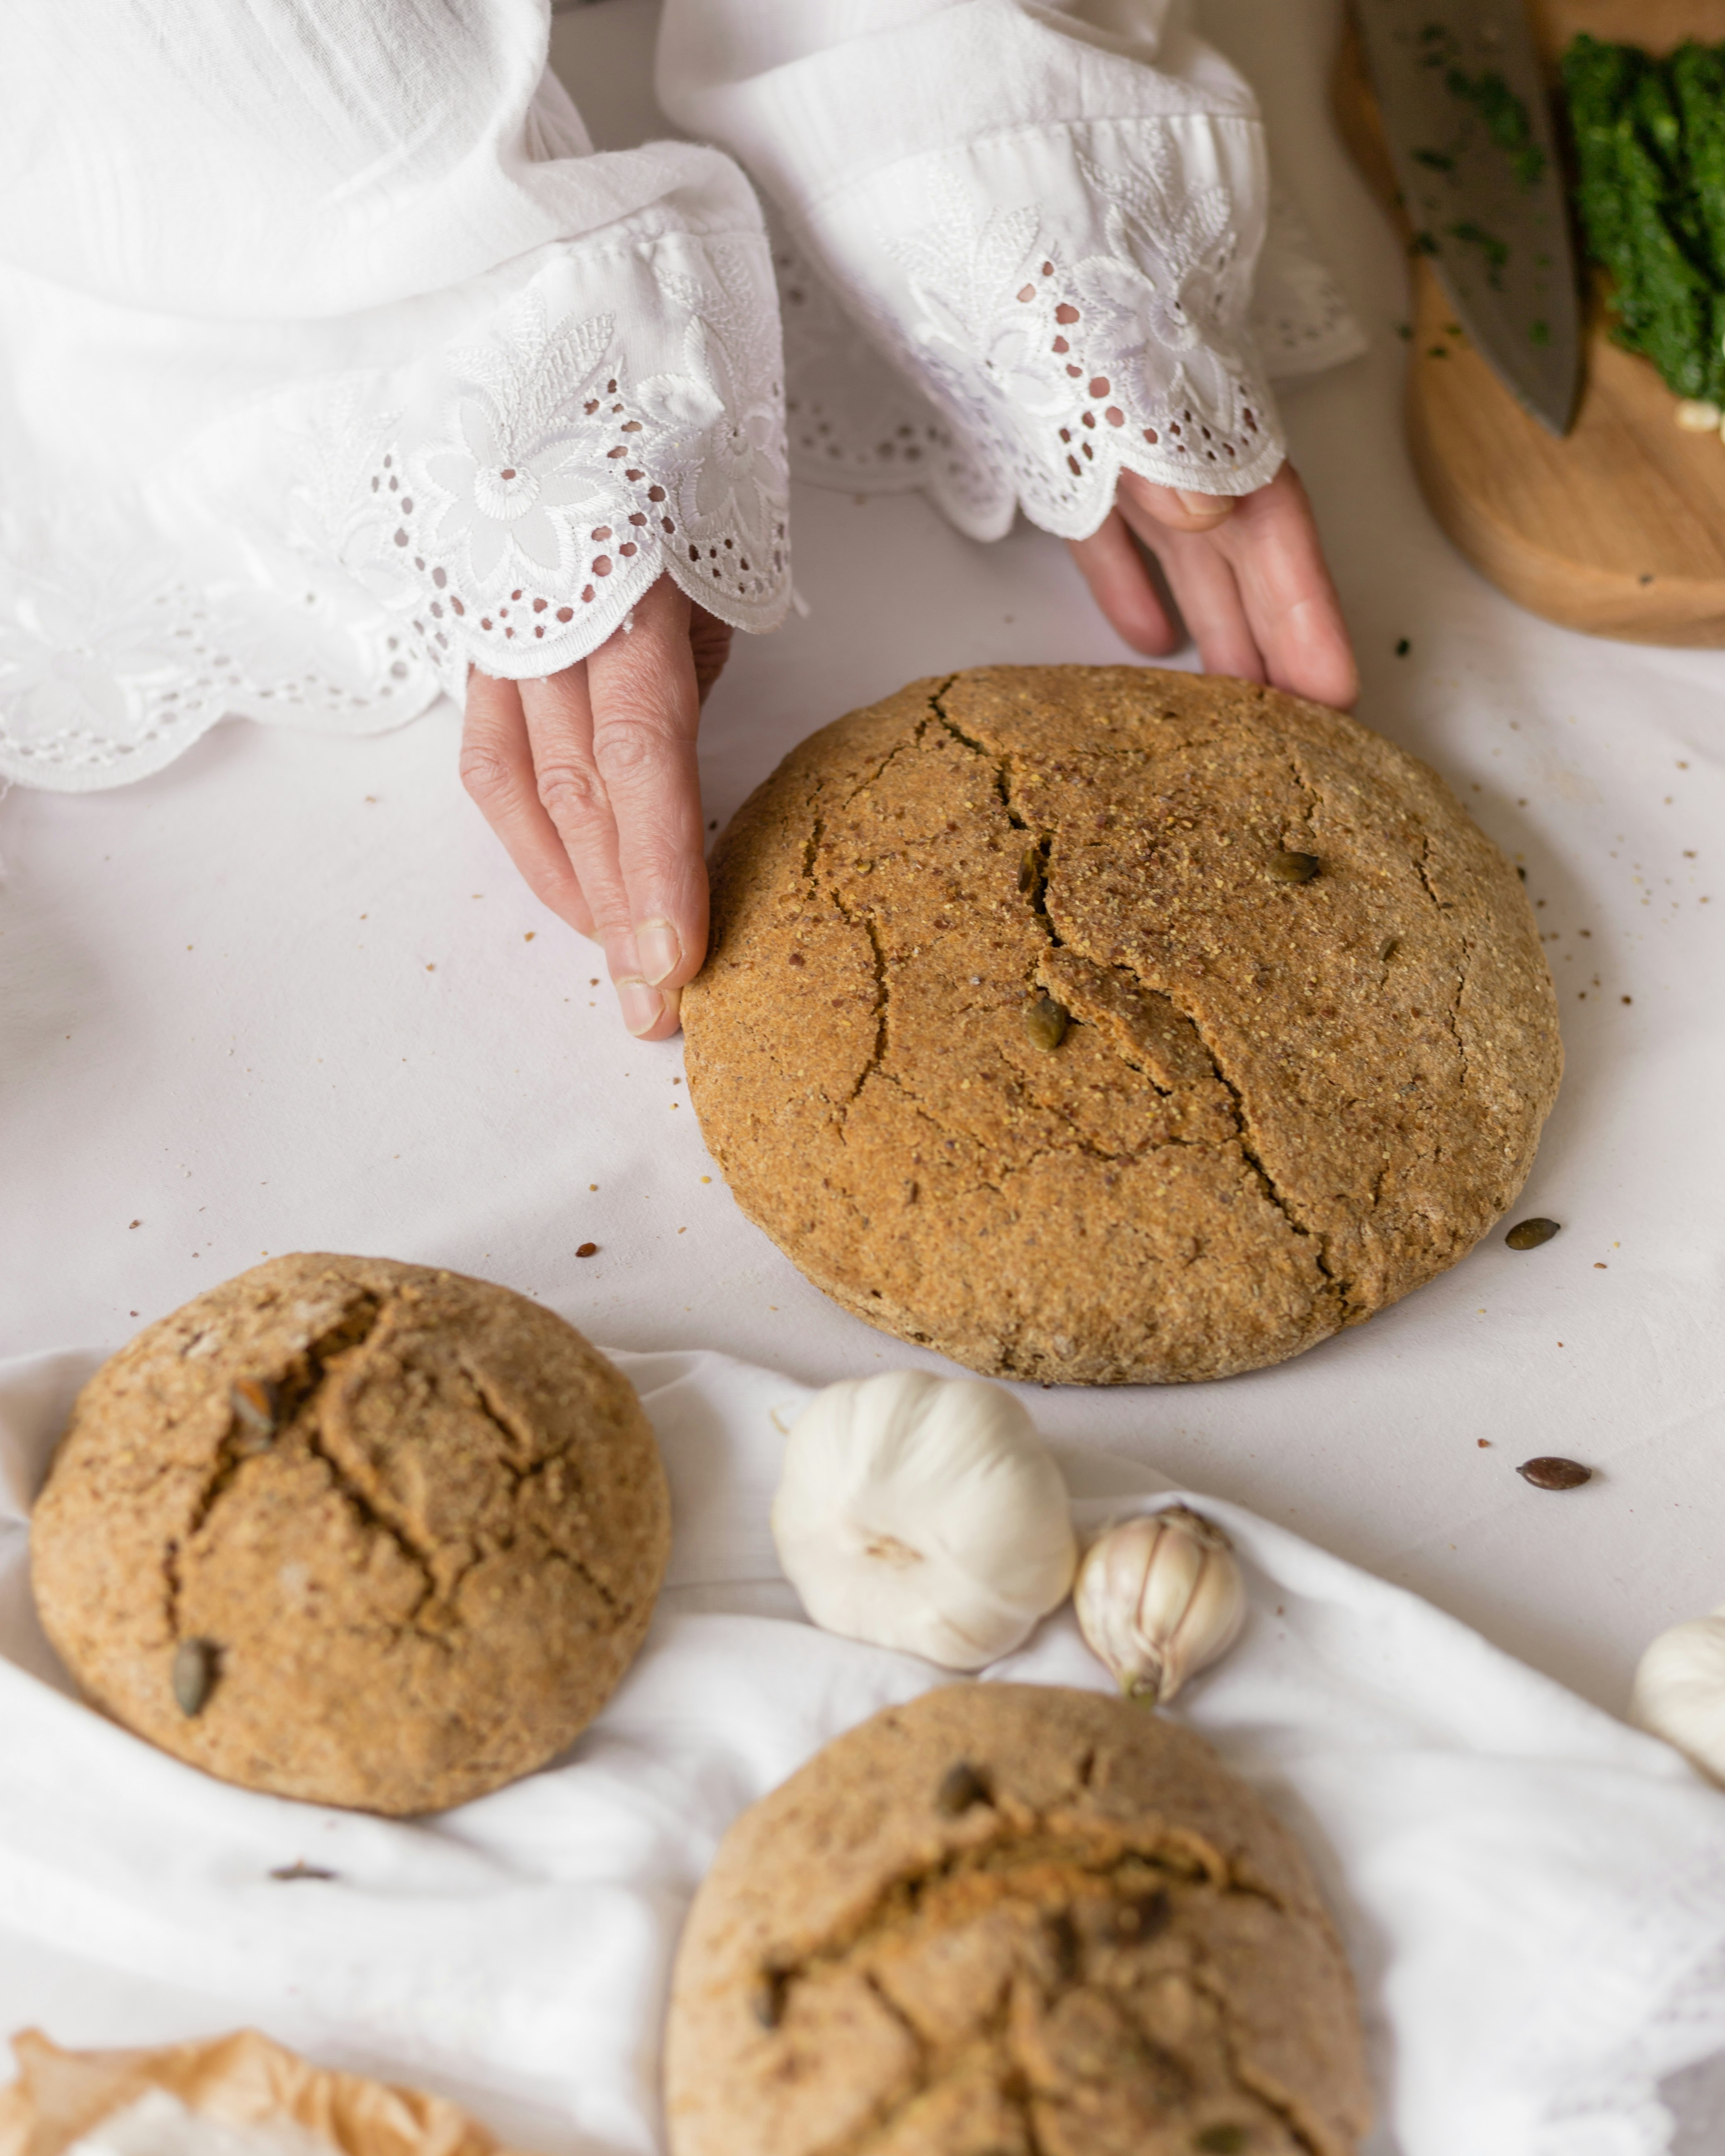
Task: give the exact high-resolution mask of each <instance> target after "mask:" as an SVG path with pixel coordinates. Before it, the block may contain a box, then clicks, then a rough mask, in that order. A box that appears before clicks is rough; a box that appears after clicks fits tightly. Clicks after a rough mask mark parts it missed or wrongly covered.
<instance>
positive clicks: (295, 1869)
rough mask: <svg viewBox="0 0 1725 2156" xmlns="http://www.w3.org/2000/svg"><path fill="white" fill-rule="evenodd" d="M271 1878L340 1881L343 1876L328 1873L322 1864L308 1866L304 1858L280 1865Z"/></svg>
mask: <svg viewBox="0 0 1725 2156" xmlns="http://www.w3.org/2000/svg"><path fill="white" fill-rule="evenodd" d="M340 1876H341V1874H340V1873H339V1872H336V1871H325V1870H324V1868H323V1866H321V1864H307V1863H306V1862H305V1859H304V1858H303V1857H296V1858H295V1861H293V1863H291V1864H278V1865H277V1866H276V1867H275V1870H274V1871H272V1872H271V1873H270V1877H271V1878H272V1879H338V1878H339V1877H340Z"/></svg>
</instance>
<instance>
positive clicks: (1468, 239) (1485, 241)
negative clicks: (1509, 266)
mask: <svg viewBox="0 0 1725 2156" xmlns="http://www.w3.org/2000/svg"><path fill="white" fill-rule="evenodd" d="M1445 231H1446V232H1448V233H1449V234H1450V238H1451V239H1459V240H1460V241H1461V244H1462V245H1463V246H1464V247H1476V248H1478V249H1479V250H1480V253H1481V254H1482V255H1484V257H1485V258H1486V283H1487V284H1488V285H1490V286H1491V290H1493V291H1494V292H1501V291H1502V290H1503V265H1504V264H1505V263H1506V262H1507V261H1508V259H1509V249H1508V248H1507V246H1506V245H1505V244H1504V243H1503V241H1502V240H1501V239H1499V238H1498V237H1497V234H1496V233H1495V232H1487V231H1486V228H1485V227H1484V225H1482V224H1476V223H1474V221H1473V219H1472V218H1471V217H1466V218H1462V220H1461V223H1459V224H1451V225H1446V226H1445Z"/></svg>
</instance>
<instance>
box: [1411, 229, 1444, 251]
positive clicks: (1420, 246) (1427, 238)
mask: <svg viewBox="0 0 1725 2156" xmlns="http://www.w3.org/2000/svg"><path fill="white" fill-rule="evenodd" d="M1437 251H1438V244H1437V242H1436V240H1435V239H1433V238H1432V236H1431V234H1430V233H1429V232H1416V233H1415V234H1414V237H1413V238H1412V239H1410V240H1409V242H1408V252H1409V254H1436V253H1437Z"/></svg>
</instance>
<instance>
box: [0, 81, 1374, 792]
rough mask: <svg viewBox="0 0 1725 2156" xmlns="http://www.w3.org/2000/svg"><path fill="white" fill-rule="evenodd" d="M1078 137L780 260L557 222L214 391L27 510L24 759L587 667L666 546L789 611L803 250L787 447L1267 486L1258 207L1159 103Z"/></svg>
mask: <svg viewBox="0 0 1725 2156" xmlns="http://www.w3.org/2000/svg"><path fill="white" fill-rule="evenodd" d="M1058 149H1059V155H1060V162H1061V167H1062V170H1063V172H1064V176H1065V179H1066V181H1067V182H1068V184H1067V185H1066V186H1065V188H1064V190H1062V189H1061V188H1058V187H1048V186H1047V185H1044V186H1043V187H1041V188H1040V190H1039V189H1038V188H1036V187H1034V186H1032V185H1030V184H1027V181H1026V177H1025V176H1024V174H1023V173H1022V172H1015V171H1014V162H1013V152H1012V151H1011V149H1010V147H1009V148H1008V149H1007V150H1005V151H1001V150H1000V149H999V146H996V147H995V148H993V150H991V149H990V147H989V146H986V145H985V146H982V147H981V149H980V150H978V148H977V147H976V146H972V148H971V149H970V150H969V151H966V152H963V153H961V154H957V155H955V156H953V157H949V158H935V159H932V160H929V161H927V164H928V167H929V168H928V170H927V172H924V173H922V175H920V176H919V178H918V182H917V185H916V189H915V191H914V194H915V199H916V201H917V202H918V203H920V204H921V213H920V214H919V215H914V216H909V217H906V216H905V215H903V214H902V212H903V208H904V204H905V202H906V199H907V198H906V194H905V193H904V191H903V189H902V186H901V187H900V189H899V192H898V193H896V195H895V194H894V193H893V191H892V188H891V187H885V188H875V189H870V188H864V189H861V190H857V191H854V192H853V193H852V194H851V196H850V198H848V199H847V200H846V201H845V202H844V203H834V204H829V205H827V206H825V208H824V213H823V214H822V215H821V216H820V217H819V218H814V219H811V220H810V221H809V224H808V227H807V228H805V230H804V231H803V233H802V234H799V236H798V240H796V241H793V240H792V239H788V238H781V239H780V240H779V242H778V246H777V249H776V261H775V262H774V263H773V264H771V265H769V263H768V250H767V248H766V246H765V244H764V243H763V242H762V240H760V239H758V238H757V236H756V235H754V234H743V235H738V236H736V237H733V238H723V237H720V238H714V237H711V236H708V237H706V238H705V239H695V238H692V237H691V236H689V235H687V234H680V233H670V234H665V233H664V232H663V231H662V230H661V231H660V233H658V234H656V235H655V236H654V237H652V238H650V239H644V238H639V237H637V238H636V239H634V243H633V244H630V245H628V246H622V245H619V244H610V245H608V246H593V245H591V244H588V245H587V246H584V247H580V248H572V249H566V250H559V251H557V253H555V254H553V255H552V259H550V260H549V261H548V262H545V263H543V264H542V266H540V267H539V268H538V269H536V271H535V272H534V273H533V274H532V275H531V276H530V277H529V279H528V280H527V281H526V284H525V285H523V286H522V287H521V289H519V290H516V292H515V293H514V295H512V296H511V297H510V298H508V299H507V300H506V301H505V303H504V304H502V305H501V306H498V307H496V308H495V310H494V311H493V312H492V313H491V314H490V316H489V317H487V318H485V319H484V320H483V321H481V322H480V324H479V325H478V326H476V328H475V331H474V332H473V333H472V334H470V335H469V336H465V337H463V338H461V339H459V340H458V341H454V342H451V343H449V344H447V345H445V346H442V347H440V348H439V349H437V350H435V351H434V352H433V353H432V354H431V355H430V356H429V357H425V358H424V359H422V360H420V361H418V362H415V363H414V364H413V365H412V366H410V367H405V368H396V369H393V370H390V371H387V372H384V371H374V372H348V373H346V374H343V375H341V376H338V377H334V378H331V377H322V378H321V379H318V380H314V381H313V382H311V383H310V384H309V385H308V384H301V385H300V386H297V387H295V388H291V389H290V390H285V391H280V392H278V393H275V395H274V396H272V397H271V398H268V399H267V400H265V401H264V403H262V404H261V405H260V406H257V407H243V408H240V409H239V410H238V411H237V412H234V413H230V414H228V415H227V416H226V417H223V418H219V419H218V421H216V422H215V423H213V424H212V425H211V426H210V428H209V429H208V430H207V431H206V433H205V434H204V436H203V438H202V439H200V441H199V443H198V449H197V452H196V454H194V455H193V456H192V457H191V458H190V459H187V464H186V467H185V469H184V470H182V471H180V472H178V473H177V474H176V475H175V476H174V478H173V480H172V483H170V482H169V481H168V480H165V479H164V480H162V481H161V482H160V483H159V484H157V485H155V486H154V487H153V488H152V489H151V490H148V492H147V498H146V499H144V500H141V501H139V502H137V503H136V504H134V505H132V506H131V513H130V514H128V512H127V510H126V508H125V507H124V506H121V505H120V504H116V503H110V504H107V505H105V506H104V509H103V511H101V513H100V515H96V514H92V515H90V516H82V517H80V516H72V515H67V516H59V517H57V518H54V519H49V520H44V519H41V518H39V519H38V521H36V522H35V523H34V524H31V523H28V522H27V521H25V520H24V519H23V517H21V516H18V515H17V514H16V513H12V514H9V515H8V516H7V517H6V520H5V521H4V523H3V524H0V778H5V779H15V780H21V781H23V782H24V783H32V784H36V785H44V786H51V787H56V788H64V789H80V788H93V787H99V786H104V785H111V784H114V783H118V782H120V781H121V780H125V779H129V778H137V777H141V776H142V775H144V774H145V773H149V772H151V771H154V770H157V769H159V768H160V767H162V766H163V765H164V764H166V763H167V762H169V761H170V760H171V759H172V757H175V756H177V755H178V754H179V753H180V752H182V751H183V750H184V749H185V748H186V747H187V746H189V745H190V743H192V742H194V741H195V740H197V739H198V737H199V736H200V735H201V734H203V732H204V731H206V730H207V729H208V727H209V726H211V725H213V723H214V722H215V721H217V720H218V719H219V718H221V717H223V716H227V715H234V716H244V717H249V718H253V719H258V720H266V721H275V722H278V723H301V724H311V725H316V726H321V727H324V728H335V729H338V730H347V731H372V730H375V729H377V728H378V727H382V726H390V725H393V724H397V723H399V722H400V721H403V720H405V719H408V718H410V717H412V716H414V715H415V714H417V713H418V711H422V710H424V708H425V706H427V705H428V704H429V703H430V702H431V701H434V699H435V697H436V696H437V695H438V694H439V691H440V690H447V691H449V692H450V693H452V694H454V696H456V697H457V698H458V699H459V696H460V695H461V693H462V690H463V685H464V683H465V676H466V673H467V670H468V668H469V667H470V665H473V666H478V667H480V668H481V669H482V670H485V671H486V672H489V673H492V674H496V675H508V676H512V677H517V678H519V677H522V676H527V675H542V674H546V673H549V672H552V671H554V670H557V669H558V668H561V667H563V666H567V665H570V664H572V662H573V661H575V660H578V659H579V658H581V657H583V656H584V655H585V654H587V653H588V652H589V651H591V650H593V649H594V648H595V647H596V646H597V645H598V644H600V643H602V642H603V640H604V639H606V638H607V637H608V636H609V635H610V634H612V633H613V632H614V630H615V629H617V628H618V627H619V624H621V623H622V622H623V621H624V619H625V618H626V617H627V615H628V613H629V610H630V608H632V607H633V606H634V603H635V602H636V601H637V600H638V599H639V598H640V596H641V594H642V593H644V591H645V590H646V588H648V586H649V584H651V583H653V581H654V580H655V578H656V577H658V576H659V575H660V573H661V572H669V573H670V574H671V575H672V576H673V577H675V578H676V580H677V582H678V583H680V585H681V586H682V588H684V589H685V591H687V592H688V593H690V594H691V597H693V598H696V599H697V600H698V601H699V602H700V603H701V604H702V605H704V606H706V607H707V608H709V609H710V610H711V612H713V613H716V614H717V615H719V616H720V617H721V619H724V620H726V621H727V622H729V623H731V624H732V625H733V626H736V627H738V628H742V629H770V628H772V627H773V626H774V625H775V624H777V623H778V620H779V619H781V618H782V617H783V613H784V610H785V608H786V605H787V603H788V595H789V568H788V530H787V478H788V469H787V440H786V400H785V392H784V385H783V379H782V376H781V372H780V366H781V362H780V349H779V334H778V318H777V313H776V310H775V306H774V300H773V286H772V283H771V276H772V270H773V268H775V267H776V269H777V271H778V279H779V283H780V287H781V291H782V295H783V311H784V316H785V322H786V340H787V348H788V360H789V365H790V367H791V371H792V396H791V399H790V413H789V417H790V438H789V445H788V447H789V456H790V458H791V459H793V460H794V465H795V469H796V470H797V471H798V475H799V476H804V477H807V478H809V479H811V480H816V481H819V482H824V483H826V484H828V485H832V484H835V483H836V484H838V485H842V486H845V487H854V488H860V489H876V488H880V489H895V490H896V489H901V488H906V487H912V486H917V487H922V488H925V489H926V490H927V491H928V493H929V494H930V495H931V496H932V498H933V499H934V500H936V501H937V503H938V505H939V506H941V508H942V510H943V511H945V512H946V513H947V515H948V516H950V517H951V518H952V520H953V521H954V522H955V523H957V525H958V526H960V527H961V528H962V529H963V530H964V531H967V532H969V533H971V534H972V535H973V536H977V537H978V538H991V537H994V536H999V534H1000V533H1002V532H1004V531H1005V530H1006V529H1007V527H1008V526H1009V524H1010V523H1011V521H1012V518H1013V516H1014V511H1015V509H1016V508H1017V507H1019V506H1022V507H1023V508H1024V510H1025V511H1026V512H1027V513H1028V514H1029V516H1031V517H1032V518H1033V519H1034V521H1036V522H1037V523H1039V524H1040V525H1042V526H1045V528H1046V529H1048V530H1050V531H1055V532H1059V533H1062V534H1065V535H1067V536H1077V535H1080V534H1082V533H1084V532H1086V531H1091V530H1094V529H1095V527H1096V525H1097V523H1099V522H1100V521H1101V518H1102V516H1104V515H1105V514H1106V510H1107V506H1108V504H1109V502H1110V500H1111V497H1112V494H1113V489H1114V483H1115V479H1116V475H1117V473H1118V471H1119V470H1122V468H1125V469H1130V470H1136V471H1140V472H1142V473H1144V474H1145V475H1147V476H1148V477H1152V478H1154V479H1158V480H1165V481H1168V482H1169V483H1172V484H1187V485H1199V486H1202V487H1204V488H1206V489H1209V490H1214V491H1222V492H1245V491H1247V490H1250V488H1252V487H1255V486H1256V485H1260V484H1261V483H1262V482H1263V481H1264V480H1266V479H1267V478H1269V477H1270V476H1271V474H1272V473H1273V472H1274V470H1276V466H1277V465H1278V464H1279V463H1280V461H1281V454H1282V450H1281V439H1280V435H1279V432H1278V429H1277V427H1276V419H1275V416H1274V412H1273V408H1272V407H1271V403H1270V399H1269V395H1268V392H1267V388H1266V385H1265V382H1264V379H1263V374H1262V371H1261V369H1260V363H1259V361H1258V359H1257V356H1256V352H1255V347H1254V339H1253V329H1252V324H1251V321H1250V299H1251V276H1250V271H1251V257H1252V255H1253V254H1255V252H1256V248H1255V237H1254V236H1253V235H1250V234H1248V239H1251V240H1252V241H1253V244H1243V243H1242V239H1241V237H1240V232H1239V230H1238V229H1237V220H1236V219H1235V218H1233V217H1232V216H1231V214H1230V197H1229V194H1228V193H1227V191H1226V190H1225V189H1224V188H1222V187H1198V188H1195V189H1194V188H1193V187H1189V186H1188V185H1186V184H1184V183H1183V181H1182V178H1181V167H1180V166H1179V163H1178V160H1177V159H1175V158H1174V157H1173V156H1172V154H1171V153H1170V152H1169V151H1168V148H1167V147H1166V146H1165V144H1159V143H1158V139H1157V137H1156V136H1155V134H1154V132H1153V131H1151V132H1148V133H1147V131H1146V130H1145V128H1144V127H1143V126H1142V123H1140V124H1139V125H1137V126H1134V127H1133V128H1132V130H1130V131H1129V139H1128V138H1127V136H1126V134H1125V131H1122V139H1121V140H1114V139H1111V131H1110V130H1109V129H1108V128H1107V127H1106V126H1100V127H1091V128H1077V129H1072V130H1068V131H1063V132H1062V136H1061V140H1060V144H1059V146H1058ZM1043 150H1044V154H1045V155H1046V152H1047V146H1046V145H1044V146H1043ZM902 177H903V176H902V175H901V176H900V180H901V181H902ZM1031 177H1032V178H1034V175H1032V176H1031ZM1050 204H1054V205H1056V207H1055V208H1050ZM1282 215H1283V217H1284V218H1285V219H1286V218H1287V217H1288V216H1289V215H1290V213H1286V212H1283V213H1282ZM860 223H862V224H865V225H866V244H865V245H864V246H861V247H859V246H858V245H857V244H855V234H856V233H857V231H858V229H859V227H860ZM1295 237H1296V244H1293V245H1292V246H1288V245H1284V246H1283V247H1282V249H1281V254H1280V260H1281V268H1280V269H1279V270H1278V271H1277V273H1276V275H1275V276H1273V277H1271V279H1270V280H1268V284H1267V289H1268V290H1270V291H1271V293H1273V294H1274V295H1275V305H1276V316H1275V317H1274V319H1273V320H1272V321H1271V322H1270V323H1269V324H1268V325H1265V324H1264V323H1263V322H1262V319H1261V315H1260V332H1261V330H1262V328H1264V327H1266V326H1267V327H1268V328H1269V330H1270V331H1271V336H1270V340H1269V341H1271V346H1272V349H1276V348H1278V347H1279V348H1280V349H1281V352H1282V353H1283V355H1284V356H1286V355H1287V353H1288V352H1289V351H1290V350H1291V349H1293V348H1297V350H1298V351H1299V352H1300V354H1301V356H1302V357H1304V359H1305V361H1306V363H1307V364H1324V363H1327V362H1328V361H1329V360H1330V359H1332V358H1334V357H1342V356H1345V354H1346V352H1347V350H1348V349H1350V348H1353V346H1351V345H1350V340H1351V339H1356V338H1357V332H1355V331H1353V326H1352V323H1351V321H1348V317H1347V316H1346V311H1345V309H1344V308H1343V306H1342V305H1341V302H1340V300H1339V298H1338V297H1337V295H1336V293H1335V290H1334V287H1333V286H1332V285H1330V284H1329V282H1328V280H1327V276H1326V275H1325V273H1324V272H1323V270H1322V268H1321V266H1319V265H1317V264H1316V262H1315V259H1313V258H1312V256H1311V254H1310V252H1309V250H1307V252H1306V253H1305V254H1304V255H1303V257H1302V254H1301V249H1300V246H1299V245H1298V244H1297V234H1296V236H1295ZM809 256H814V258H815V259H818V260H819V261H820V263H821V267H820V268H819V269H817V268H815V267H814V266H813V264H812V263H811V261H810V260H809V259H808V258H809ZM1274 259H1276V258H1274V257H1273V258H1272V260H1274ZM859 264H861V265H862V266H861V267H860V268H859ZM1289 265H1292V266H1291V267H1290V266H1289ZM835 295H836V296H835ZM856 317H860V318H861V319H862V320H863V321H865V323H866V324H867V326H868V330H869V332H870V338H869V341H868V342H867V343H865V342H863V341H861V340H860V339H859V338H858V336H857V334H856V331H855V326H854V320H855V318H856ZM21 491H22V492H23V494H24V495H28V493H29V490H28V489H23V490H21ZM40 491H41V490H38V492H39V493H40ZM140 526H142V528H145V529H147V530H149V531H151V534H152V538H153V540H154V541H155V543H152V544H151V546H149V547H144V548H141V547H139V545H138V544H137V539H136V533H137V531H138V530H139V528H140Z"/></svg>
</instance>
